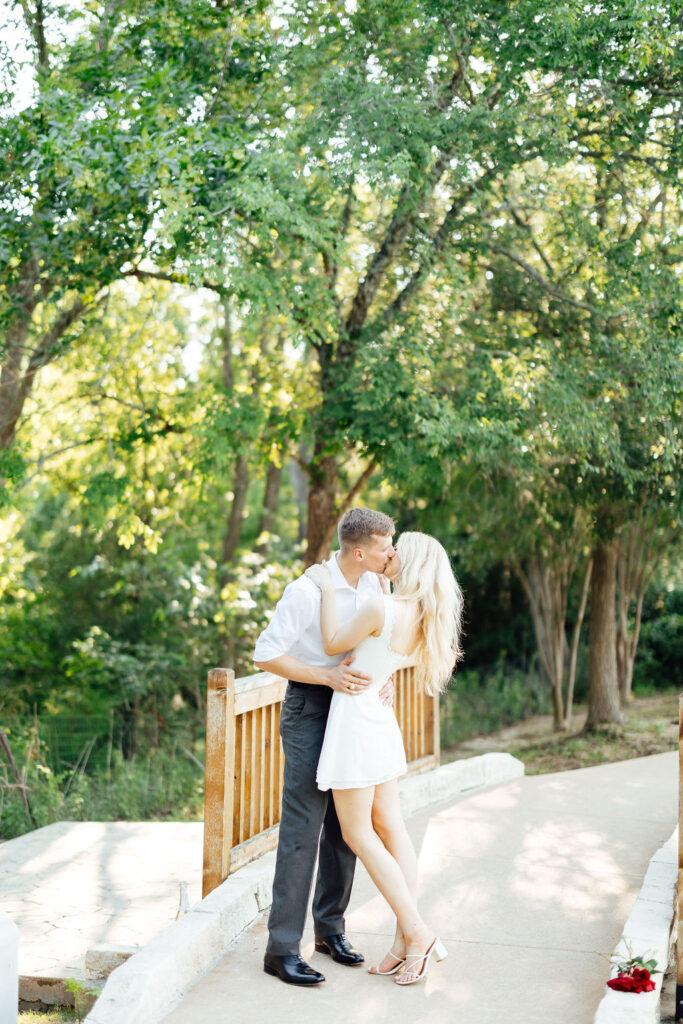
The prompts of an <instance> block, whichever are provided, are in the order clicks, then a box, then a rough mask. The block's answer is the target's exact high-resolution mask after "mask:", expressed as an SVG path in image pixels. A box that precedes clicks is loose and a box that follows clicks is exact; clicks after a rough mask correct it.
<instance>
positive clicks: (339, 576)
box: [325, 551, 372, 594]
mask: <svg viewBox="0 0 683 1024" xmlns="http://www.w3.org/2000/svg"><path fill="white" fill-rule="evenodd" d="M338 558H339V552H338V551H334V552H333V553H332V555H331V556H330V558H328V560H327V561H326V562H325V565H326V566H327V568H328V569H329V570H330V576H331V577H332V579H333V581H334V587H335V590H340V589H342V588H344V587H345V588H346V589H347V590H351V591H353V593H354V594H356V593H358V587H361V586H364V585H367V579H366V577H367V576H371V575H372V573H367V572H364V573H363V574H362V576H361V577H360V578H359V580H358V587H352V586H351V584H350V583H349V582H348V581H347V579H346V576H345V575H344V573H343V572H342V571H341V569H340V568H339V562H338V561H337V559H338Z"/></svg>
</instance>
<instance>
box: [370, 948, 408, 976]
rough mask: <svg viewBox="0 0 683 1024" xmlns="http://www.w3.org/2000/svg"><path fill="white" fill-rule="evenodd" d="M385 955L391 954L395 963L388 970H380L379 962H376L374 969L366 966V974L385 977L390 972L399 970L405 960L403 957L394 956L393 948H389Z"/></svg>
mask: <svg viewBox="0 0 683 1024" xmlns="http://www.w3.org/2000/svg"><path fill="white" fill-rule="evenodd" d="M386 956H393V958H394V960H395V961H396V965H395V966H394V967H392V968H391V970H390V971H380V969H379V964H377V965H376V966H375V969H374V970H373V969H372V968H371V967H368V974H379V975H380V977H382V978H386V977H388V976H389V975H390V974H396V971H400V970H401V968H402V967H403V965H404V963H405V962H406V961H405V957H400V956H396V954H395V953H394V951H393V949H390V950H389V952H388V953H387V954H386Z"/></svg>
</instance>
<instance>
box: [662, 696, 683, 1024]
mask: <svg viewBox="0 0 683 1024" xmlns="http://www.w3.org/2000/svg"><path fill="white" fill-rule="evenodd" d="M676 900H677V903H678V930H677V933H676V1020H677V1021H681V1020H683V693H681V694H679V695H678V889H677V892H676ZM664 970H666V964H665V965H664Z"/></svg>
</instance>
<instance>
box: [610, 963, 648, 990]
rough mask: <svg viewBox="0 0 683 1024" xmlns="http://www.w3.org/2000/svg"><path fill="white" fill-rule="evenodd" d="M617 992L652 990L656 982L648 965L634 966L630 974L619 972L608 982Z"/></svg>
mask: <svg viewBox="0 0 683 1024" xmlns="http://www.w3.org/2000/svg"><path fill="white" fill-rule="evenodd" d="M607 985H608V987H609V988H611V989H614V991H615V992H652V991H654V988H655V983H654V981H653V980H652V978H651V976H650V972H649V971H648V969H647V968H646V967H634V968H633V971H632V972H631V973H630V974H617V976H616V978H610V980H609V981H608V982H607Z"/></svg>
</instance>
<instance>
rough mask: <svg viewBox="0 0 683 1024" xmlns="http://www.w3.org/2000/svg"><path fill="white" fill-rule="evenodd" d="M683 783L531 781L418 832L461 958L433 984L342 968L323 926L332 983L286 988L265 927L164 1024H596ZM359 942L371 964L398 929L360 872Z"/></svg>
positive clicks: (667, 762) (425, 879)
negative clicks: (612, 959) (272, 968)
mask: <svg viewBox="0 0 683 1024" xmlns="http://www.w3.org/2000/svg"><path fill="white" fill-rule="evenodd" d="M677 787H678V778H677V755H676V754H660V755H656V756H655V757H651V758H642V759H638V760H632V761H627V762H619V763H616V764H610V765H604V766H599V767H596V768H586V769H579V770H577V771H572V772H563V773H558V774H555V775H547V776H533V777H530V778H523V779H519V780H516V781H514V782H510V783H507V784H505V785H502V786H499V787H497V788H494V789H490V790H487V791H483V792H480V793H475V794H472V795H470V796H466V797H462V798H460V799H458V800H457V801H456V802H454V803H452V804H450V805H448V806H443V805H442V806H440V807H438V808H437V809H436V810H431V811H424V812H421V813H420V814H418V815H416V816H415V817H413V818H412V819H411V821H410V822H409V827H410V831H411V835H412V837H413V841H414V843H415V845H416V848H417V850H418V855H419V864H420V889H421V905H422V908H423V912H424V915H425V917H426V918H427V920H428V921H430V923H431V924H432V925H433V926H434V928H435V930H436V931H437V932H438V934H439V935H440V937H441V938H442V939H443V941H444V942H445V943H446V945H447V947H448V949H449V956H448V958H447V959H446V960H445V961H444V962H443V963H441V964H437V965H434V966H433V968H432V971H431V973H430V976H429V978H428V979H427V982H426V984H423V985H416V986H413V987H411V988H408V989H401V988H399V987H398V986H397V985H394V984H393V983H392V980H391V978H372V977H369V976H368V975H367V973H366V972H365V970H363V969H362V968H361V969H349V968H344V967H340V966H338V965H336V964H333V963H331V962H330V960H329V958H328V957H325V956H322V955H320V954H316V953H315V952H314V950H313V936H312V931H311V929H310V927H309V929H308V931H307V932H306V934H305V936H304V943H303V945H302V954H303V956H304V957H305V958H306V959H307V960H309V962H310V963H311V964H312V965H313V966H315V967H316V968H317V969H318V970H321V971H322V972H323V973H324V974H325V976H326V979H327V980H326V982H325V984H324V985H322V986H320V987H318V988H316V989H315V990H300V989H297V988H293V987H290V986H286V985H283V984H282V983H281V982H279V981H277V980H276V979H274V978H269V977H267V976H266V975H264V974H263V972H262V957H263V950H264V948H265V942H266V925H265V918H264V917H262V918H261V919H260V920H259V921H258V922H257V923H256V924H255V925H254V926H253V927H252V928H251V929H250V930H249V931H248V932H247V933H245V935H244V936H243V937H242V938H241V939H240V940H239V941H238V943H237V944H236V945H235V947H234V948H233V950H232V951H230V952H229V953H228V954H227V955H225V956H224V957H223V958H222V959H221V961H220V962H219V964H218V965H217V966H216V968H215V969H214V970H213V971H211V972H209V974H208V975H207V976H205V978H203V979H202V980H201V981H200V982H199V983H198V984H197V985H195V987H194V988H193V989H192V990H191V991H190V992H189V993H188V994H187V995H186V997H185V999H184V1000H183V1002H182V1003H181V1004H180V1006H179V1007H178V1008H177V1009H176V1010H175V1011H174V1012H173V1013H171V1014H170V1015H169V1016H168V1017H167V1018H166V1020H165V1024H195V1022H196V1021H199V1020H214V1019H215V1020H220V1019H226V1020H228V1019H229V1020H230V1022H231V1024H247V1022H249V1024H253V1022H254V1021H255V1020H256V1019H258V1020H271V1019H272V1020H273V1021H277V1022H278V1024H287V1022H289V1021H292V1022H294V1021H296V1022H297V1024H299V1022H300V1024H306V1022H307V1021H310V1022H311V1024H318V1022H319V1021H324V1022H325V1024H336V1022H337V1021H339V1022H340V1024H341V1022H342V1021H343V1022H346V1021H348V1020H349V1018H350V1017H352V1018H353V1020H354V1021H360V1022H362V1024H365V1022H368V1024H370V1022H372V1024H378V1022H379V1024H383V1022H393V1021H396V1022H398V1021H401V1022H404V1021H405V1022H422V1021H424V1022H427V1021H429V1022H430V1024H434V1022H441V1021H444V1022H446V1021H447V1022H449V1024H450V1022H456V1021H457V1024H494V1022H495V1024H500V1021H501V1020H505V1022H506V1024H549V1022H553V1024H560V1022H561V1024H587V1022H589V1021H590V1020H592V1017H593V1013H594V1011H595V1009H596V1008H597V1005H598V1003H599V1001H600V999H601V997H602V994H603V990H604V984H605V979H606V977H607V974H608V969H607V965H606V963H605V961H604V960H602V959H601V958H600V957H599V956H598V955H597V952H604V953H606V954H610V953H611V952H612V949H613V948H614V946H615V944H616V942H617V940H618V938H619V936H620V934H621V930H622V926H623V924H624V921H625V919H626V917H627V916H628V913H629V911H630V908H631V905H632V903H633V900H634V899H635V896H636V894H637V892H638V890H639V888H640V884H641V882H642V877H643V874H644V872H645V870H646V867H647V863H648V861H649V859H650V857H651V856H652V854H653V853H654V852H655V850H656V849H657V848H658V847H659V846H660V845H661V843H663V842H664V841H665V840H666V839H667V838H668V837H669V835H670V833H671V831H672V829H673V828H674V826H675V824H676V814H677V794H678V789H677ZM655 794H656V798H655V797H654V795H655ZM347 931H348V933H349V935H350V936H351V938H352V939H353V941H354V943H355V944H356V946H357V947H358V948H360V949H361V950H362V951H363V952H364V954H365V956H366V960H367V961H368V963H371V962H373V961H375V960H378V959H380V958H381V956H382V955H383V953H384V952H385V951H386V949H387V948H388V946H389V943H390V942H391V936H392V933H393V928H392V917H391V913H390V912H389V910H388V908H387V906H386V904H385V902H384V900H383V899H382V897H380V896H379V895H378V894H377V893H376V891H375V890H374V887H373V886H372V883H371V882H370V879H369V878H368V876H367V874H366V872H365V870H364V869H363V867H362V866H361V865H359V867H358V870H357V873H356V882H355V886H354V893H353V897H352V902H351V906H350V908H349V914H348V917H347ZM255 1015H256V1016H255Z"/></svg>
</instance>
